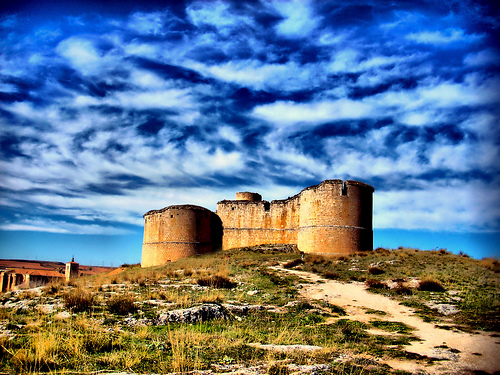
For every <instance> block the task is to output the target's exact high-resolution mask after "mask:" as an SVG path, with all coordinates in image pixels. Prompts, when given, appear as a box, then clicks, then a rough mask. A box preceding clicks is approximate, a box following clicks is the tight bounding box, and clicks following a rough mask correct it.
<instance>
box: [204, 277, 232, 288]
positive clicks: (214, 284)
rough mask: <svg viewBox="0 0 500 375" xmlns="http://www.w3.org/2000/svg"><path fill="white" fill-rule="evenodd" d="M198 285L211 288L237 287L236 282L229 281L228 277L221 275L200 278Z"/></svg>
mask: <svg viewBox="0 0 500 375" xmlns="http://www.w3.org/2000/svg"><path fill="white" fill-rule="evenodd" d="M197 283H198V285H200V286H209V287H211V288H224V289H231V288H234V287H235V286H236V283H235V282H234V281H231V279H229V278H228V277H225V276H220V275H212V276H207V277H200V278H199V279H198V280H197Z"/></svg>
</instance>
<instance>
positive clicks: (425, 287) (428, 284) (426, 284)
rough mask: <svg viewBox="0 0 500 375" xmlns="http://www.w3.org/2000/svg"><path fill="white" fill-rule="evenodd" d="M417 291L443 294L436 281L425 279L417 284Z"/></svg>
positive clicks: (439, 284)
mask: <svg viewBox="0 0 500 375" xmlns="http://www.w3.org/2000/svg"><path fill="white" fill-rule="evenodd" d="M418 290H421V291H426V292H444V291H445V289H444V287H443V286H442V285H441V283H440V282H439V281H437V280H434V279H431V278H426V279H423V280H421V281H420V282H419V283H418Z"/></svg>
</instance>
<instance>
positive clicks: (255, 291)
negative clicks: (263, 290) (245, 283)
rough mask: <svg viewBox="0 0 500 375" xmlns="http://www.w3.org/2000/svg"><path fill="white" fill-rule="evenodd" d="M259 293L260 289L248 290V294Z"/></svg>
mask: <svg viewBox="0 0 500 375" xmlns="http://www.w3.org/2000/svg"><path fill="white" fill-rule="evenodd" d="M257 293H259V291H258V290H249V291H248V292H247V294H248V295H249V296H255V295H256V294H257Z"/></svg>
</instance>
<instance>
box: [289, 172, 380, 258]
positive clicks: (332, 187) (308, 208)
mask: <svg viewBox="0 0 500 375" xmlns="http://www.w3.org/2000/svg"><path fill="white" fill-rule="evenodd" d="M372 193H373V188H372V187H371V186H369V185H366V184H363V183H361V182H357V181H345V183H344V182H343V181H342V180H328V181H324V182H322V183H321V184H319V185H317V186H313V187H310V188H307V189H304V190H303V191H302V192H301V194H300V228H299V234H298V242H297V246H298V248H299V249H300V250H301V251H303V252H305V253H320V254H349V253H353V252H356V251H360V250H371V249H372V248H373V231H372V205H373V201H372Z"/></svg>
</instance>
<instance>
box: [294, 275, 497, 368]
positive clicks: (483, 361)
mask: <svg viewBox="0 0 500 375" xmlns="http://www.w3.org/2000/svg"><path fill="white" fill-rule="evenodd" d="M286 271H287V272H291V273H294V274H296V275H299V276H301V277H303V278H306V279H308V280H310V281H311V283H310V284H305V285H304V288H303V289H301V294H302V296H304V297H306V298H308V299H313V300H324V301H328V302H330V303H332V304H335V305H338V306H341V307H343V308H344V309H345V310H346V312H347V313H348V317H349V319H352V320H356V321H361V322H370V321H371V320H373V314H369V313H367V312H369V311H382V312H384V313H385V314H384V315H382V316H378V317H377V319H380V320H383V321H391V322H401V323H404V324H407V325H408V326H410V327H412V328H414V329H415V331H414V332H413V333H414V335H415V336H417V337H418V338H419V339H420V340H419V341H413V342H412V344H411V345H408V346H406V350H407V351H408V352H412V353H416V354H419V355H421V356H425V357H428V358H435V359H437V360H439V361H435V362H432V364H431V365H429V364H428V363H422V362H420V363H419V362H418V361H402V360H391V361H386V363H387V364H389V365H390V366H391V367H393V368H397V369H401V370H406V371H410V372H414V373H422V372H424V373H429V374H452V373H460V372H461V371H465V370H471V371H486V372H489V373H495V372H497V371H498V372H500V336H499V335H498V334H496V333H492V332H488V333H486V332H478V331H475V332H473V333H465V332H460V331H458V330H446V329H442V328H439V327H438V326H436V325H435V324H433V323H426V322H424V321H423V320H422V319H421V318H420V317H418V316H416V315H415V314H414V312H415V311H414V310H413V309H411V308H409V307H405V306H403V305H401V304H399V303H398V302H397V301H394V300H392V299H390V298H388V297H385V296H383V295H380V294H373V293H370V292H368V291H367V290H366V286H365V285H364V283H359V282H353V283H348V284H347V283H340V282H336V281H331V280H326V279H322V278H321V277H319V276H318V275H316V274H313V273H309V272H301V271H295V270H286ZM318 282H321V283H318ZM452 294H453V293H452ZM452 306H453V305H452ZM332 319H338V318H331V319H330V321H331V320H332ZM371 333H376V334H387V332H385V331H382V330H373V329H372V330H371ZM392 334H393V335H397V332H394V333H392Z"/></svg>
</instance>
